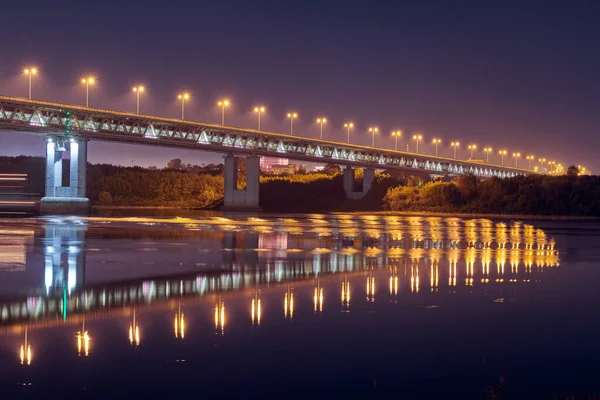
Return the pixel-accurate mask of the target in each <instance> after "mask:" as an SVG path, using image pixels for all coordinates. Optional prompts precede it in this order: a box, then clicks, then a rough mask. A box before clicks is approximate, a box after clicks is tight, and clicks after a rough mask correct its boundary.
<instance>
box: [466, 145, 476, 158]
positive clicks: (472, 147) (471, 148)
mask: <svg viewBox="0 0 600 400" xmlns="http://www.w3.org/2000/svg"><path fill="white" fill-rule="evenodd" d="M467 149H468V150H471V160H472V159H473V150H476V149H477V145H476V144H470V145H468V146H467Z"/></svg>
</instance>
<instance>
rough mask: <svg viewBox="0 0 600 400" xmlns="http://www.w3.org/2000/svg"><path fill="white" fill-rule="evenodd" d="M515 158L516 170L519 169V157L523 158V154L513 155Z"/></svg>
mask: <svg viewBox="0 0 600 400" xmlns="http://www.w3.org/2000/svg"><path fill="white" fill-rule="evenodd" d="M513 157H514V158H515V168H519V157H521V153H513Z"/></svg>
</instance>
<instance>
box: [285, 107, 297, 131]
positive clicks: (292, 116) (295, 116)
mask: <svg viewBox="0 0 600 400" xmlns="http://www.w3.org/2000/svg"><path fill="white" fill-rule="evenodd" d="M287 117H288V118H289V119H290V135H292V136H293V135H294V120H295V119H298V114H297V113H295V112H289V113H287Z"/></svg>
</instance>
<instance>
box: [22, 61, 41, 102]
mask: <svg viewBox="0 0 600 400" xmlns="http://www.w3.org/2000/svg"><path fill="white" fill-rule="evenodd" d="M23 73H24V74H25V75H27V76H28V77H29V97H28V99H29V100H31V76H32V75H37V73H38V70H37V68H34V67H30V68H25V69H24V70H23Z"/></svg>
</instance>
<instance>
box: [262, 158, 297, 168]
mask: <svg viewBox="0 0 600 400" xmlns="http://www.w3.org/2000/svg"><path fill="white" fill-rule="evenodd" d="M289 163H290V160H288V159H287V158H277V157H261V158H260V167H261V168H265V169H266V168H268V167H270V166H271V167H272V166H274V165H289Z"/></svg>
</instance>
